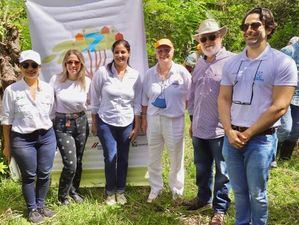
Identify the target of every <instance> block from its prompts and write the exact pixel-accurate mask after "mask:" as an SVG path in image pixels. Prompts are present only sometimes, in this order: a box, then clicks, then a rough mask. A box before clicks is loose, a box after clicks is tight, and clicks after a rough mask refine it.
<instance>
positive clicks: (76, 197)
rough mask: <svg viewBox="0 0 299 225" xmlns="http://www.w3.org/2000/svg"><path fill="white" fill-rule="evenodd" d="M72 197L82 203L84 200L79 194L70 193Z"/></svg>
mask: <svg viewBox="0 0 299 225" xmlns="http://www.w3.org/2000/svg"><path fill="white" fill-rule="evenodd" d="M70 196H71V198H72V199H73V200H74V201H75V202H76V203H82V202H83V198H82V197H81V196H80V195H78V194H72V195H70Z"/></svg>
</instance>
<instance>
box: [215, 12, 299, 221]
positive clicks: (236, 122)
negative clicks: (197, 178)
mask: <svg viewBox="0 0 299 225" xmlns="http://www.w3.org/2000/svg"><path fill="white" fill-rule="evenodd" d="M275 27H276V23H275V22H274V18H273V15H272V12H271V11H270V10H269V9H265V8H254V9H252V10H250V11H249V12H248V13H247V14H246V15H245V17H244V18H243V21H242V25H241V30H242V32H243V37H244V40H245V42H246V45H247V46H246V48H245V49H244V51H243V52H242V53H240V54H239V55H237V56H233V57H232V58H231V59H229V60H228V61H227V62H226V64H225V65H224V67H223V72H222V81H221V86H220V93H219V97H218V110H219V115H220V120H221V122H222V125H223V127H224V131H225V138H224V143H223V156H224V159H225V161H226V165H227V170H228V175H229V177H230V181H231V185H232V188H233V191H234V195H235V206H236V224H237V225H241V224H242V225H245V224H246V225H249V224H253V225H263V224H267V219H268V199H267V180H268V175H269V168H270V164H271V161H272V158H273V154H274V148H273V145H274V143H275V141H276V139H277V138H276V133H275V132H276V129H275V128H276V127H277V126H279V124H280V122H279V118H280V117H281V116H282V115H283V114H284V113H285V112H286V111H287V108H288V106H289V104H290V101H291V98H292V95H293V93H294V90H295V87H296V85H297V68H296V64H295V62H294V60H292V59H291V58H290V57H288V56H286V55H285V54H283V53H282V52H280V51H278V50H275V49H273V48H271V46H270V45H269V44H268V39H269V38H270V37H271V35H272V34H273V33H274V31H275Z"/></svg>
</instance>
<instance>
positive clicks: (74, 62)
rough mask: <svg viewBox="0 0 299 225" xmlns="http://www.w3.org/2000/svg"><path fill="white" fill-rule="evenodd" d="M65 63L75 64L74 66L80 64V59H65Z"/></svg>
mask: <svg viewBox="0 0 299 225" xmlns="http://www.w3.org/2000/svg"><path fill="white" fill-rule="evenodd" d="M66 64H68V65H73V64H75V66H78V65H79V64H80V61H75V60H70V61H67V62H66Z"/></svg>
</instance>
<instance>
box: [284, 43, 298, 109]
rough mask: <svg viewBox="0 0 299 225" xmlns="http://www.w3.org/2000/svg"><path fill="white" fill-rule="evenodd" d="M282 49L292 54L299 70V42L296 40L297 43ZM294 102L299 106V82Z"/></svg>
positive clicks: (289, 54)
mask: <svg viewBox="0 0 299 225" xmlns="http://www.w3.org/2000/svg"><path fill="white" fill-rule="evenodd" d="M281 51H282V52H283V53H285V54H287V55H288V56H291V57H292V58H293V59H294V60H295V62H296V65H297V70H298V71H299V42H296V43H295V44H292V45H288V46H286V47H284V48H282V49H281ZM298 82H299V72H298ZM292 104H293V105H296V106H299V83H297V88H296V91H295V94H294V96H293V99H292Z"/></svg>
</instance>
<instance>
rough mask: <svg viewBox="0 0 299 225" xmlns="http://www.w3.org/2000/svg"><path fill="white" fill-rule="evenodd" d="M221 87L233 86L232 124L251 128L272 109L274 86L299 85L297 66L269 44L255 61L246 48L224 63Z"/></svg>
mask: <svg viewBox="0 0 299 225" xmlns="http://www.w3.org/2000/svg"><path fill="white" fill-rule="evenodd" d="M221 85H228V86H233V94H232V106H231V123H232V124H233V125H236V126H242V127H250V126H251V125H252V124H254V123H255V122H256V121H257V120H258V118H259V117H260V116H261V115H262V114H263V113H264V112H265V111H266V110H267V109H268V108H269V107H270V106H271V104H272V88H273V86H296V85H297V68H296V64H295V62H294V60H292V59H291V58H290V57H288V56H286V55H285V54H283V53H282V52H280V51H278V50H276V49H273V48H271V47H270V45H268V46H267V47H266V48H265V50H264V51H263V53H262V54H261V55H260V56H259V57H258V58H256V59H249V58H248V57H247V55H246V49H245V50H244V51H243V52H242V53H240V54H239V55H237V56H234V57H232V58H231V59H230V60H228V61H227V62H226V63H225V65H224V67H223V73H222V81H221ZM279 124H280V122H279V121H277V122H276V123H275V124H274V125H273V126H278V125H279Z"/></svg>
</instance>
